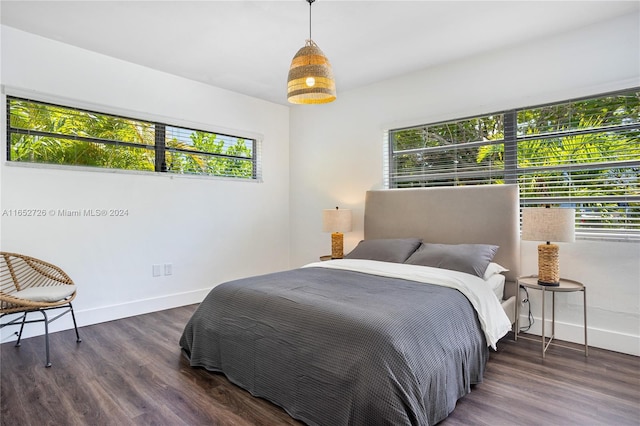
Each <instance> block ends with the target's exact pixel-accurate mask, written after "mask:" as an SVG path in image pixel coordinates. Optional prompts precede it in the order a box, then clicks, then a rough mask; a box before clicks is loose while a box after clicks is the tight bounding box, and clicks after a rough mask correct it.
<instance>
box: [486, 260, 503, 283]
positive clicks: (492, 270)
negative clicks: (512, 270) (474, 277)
mask: <svg viewBox="0 0 640 426" xmlns="http://www.w3.org/2000/svg"><path fill="white" fill-rule="evenodd" d="M507 271H508V269H507V268H505V267H504V266H501V265H498V264H497V263H494V262H491V263H489V265H487V269H485V271H484V276H483V278H484V280H485V281H486V280H488V279H489V278H491V277H492V276H493V275H495V274H499V273H501V272H507Z"/></svg>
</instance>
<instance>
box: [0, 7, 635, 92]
mask: <svg viewBox="0 0 640 426" xmlns="http://www.w3.org/2000/svg"><path fill="white" fill-rule="evenodd" d="M639 11H640V2H638V1H575V0H574V1H375V0H373V1H347V0H317V1H315V3H313V6H312V38H313V40H314V41H315V42H316V43H317V44H318V46H319V47H320V48H321V49H322V50H323V51H324V53H325V54H326V55H327V57H328V58H329V60H330V61H331V63H332V66H333V71H334V74H335V77H336V86H337V90H338V98H339V97H340V92H342V91H347V90H350V89H354V88H357V87H362V86H365V85H368V84H371V83H375V82H378V81H381V80H384V79H387V78H391V77H395V76H399V75H403V74H407V73H411V72H413V71H417V70H421V69H424V68H427V67H430V66H434V65H438V64H441V63H445V62H449V61H455V60H457V59H459V58H463V57H466V56H470V55H478V54H483V53H486V52H490V51H492V50H496V49H501V48H505V47H509V46H513V45H517V44H520V43H525V42H527V41H530V40H534V39H539V38H544V37H549V36H552V35H555V34H559V33H562V32H568V31H572V30H575V29H577V28H580V27H584V26H588V25H591V24H593V23H596V22H598V21H602V20H607V19H612V18H615V17H617V16H620V15H625V14H632V13H634V14H637V13H639ZM0 15H1V22H2V24H3V25H7V26H11V27H14V28H17V29H20V30H24V31H27V32H30V33H34V34H38V35H41V36H44V37H47V38H51V39H54V40H59V41H61V42H64V43H68V44H71V45H75V46H78V47H81V48H84V49H88V50H92V51H95V52H99V53H102V54H104V55H108V56H112V57H115V58H119V59H123V60H125V61H129V62H133V63H136V64H140V65H143V66H146V67H149V68H154V69H157V70H161V71H165V72H168V73H171V74H175V75H179V76H182V77H186V78H189V79H192V80H196V81H201V82H203V83H207V84H210V85H213V86H217V87H221V88H224V89H228V90H232V91H234V92H238V93H243V94H246V95H249V96H254V97H257V98H261V99H265V100H267V101H271V102H276V103H280V104H285V105H287V101H286V81H287V73H288V71H289V64H290V62H291V59H292V58H293V55H294V54H295V52H296V51H297V50H298V49H299V48H301V47H302V46H303V45H304V41H305V39H306V38H308V34H309V4H308V3H307V2H306V1H305V0H286V1H268V0H262V1H240V0H236V1H183V0H174V1H87V0H85V1H55V0H49V1H29V0H21V1H7V0H2V1H1V3H0Z"/></svg>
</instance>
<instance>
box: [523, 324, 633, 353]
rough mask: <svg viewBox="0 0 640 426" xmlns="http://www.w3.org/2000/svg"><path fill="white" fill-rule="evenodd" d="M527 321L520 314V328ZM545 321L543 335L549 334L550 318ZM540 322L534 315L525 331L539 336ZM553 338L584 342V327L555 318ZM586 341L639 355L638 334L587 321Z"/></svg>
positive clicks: (540, 332)
mask: <svg viewBox="0 0 640 426" xmlns="http://www.w3.org/2000/svg"><path fill="white" fill-rule="evenodd" d="M528 323H529V319H528V318H527V317H526V316H520V328H522V327H523V326H525V325H526V324H528ZM545 323H546V325H545V335H546V336H547V337H548V336H549V335H550V334H551V320H550V319H545ZM541 324H542V319H540V318H535V317H534V324H533V326H532V327H531V329H530V330H528V331H527V333H530V334H534V335H536V336H541V335H542V328H541ZM554 339H556V340H564V341H565V342H572V343H577V344H584V328H583V327H582V324H569V323H563V322H560V321H557V320H556V329H555V337H554ZM587 343H588V345H589V346H590V347H596V348H601V349H606V350H609V351H615V352H621V353H625V354H629V355H635V356H640V336H635V335H632V334H625V333H619V332H617V331H611V330H603V329H599V328H593V327H589V324H588V323H587Z"/></svg>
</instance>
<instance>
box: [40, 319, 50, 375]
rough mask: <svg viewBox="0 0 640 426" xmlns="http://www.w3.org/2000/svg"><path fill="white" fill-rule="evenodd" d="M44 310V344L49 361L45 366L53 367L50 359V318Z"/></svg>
mask: <svg viewBox="0 0 640 426" xmlns="http://www.w3.org/2000/svg"><path fill="white" fill-rule="evenodd" d="M40 312H42V315H44V346H45V350H46V351H47V363H46V364H45V365H44V366H45V367H47V368H49V367H51V361H50V359H49V319H48V318H47V313H46V312H45V311H40Z"/></svg>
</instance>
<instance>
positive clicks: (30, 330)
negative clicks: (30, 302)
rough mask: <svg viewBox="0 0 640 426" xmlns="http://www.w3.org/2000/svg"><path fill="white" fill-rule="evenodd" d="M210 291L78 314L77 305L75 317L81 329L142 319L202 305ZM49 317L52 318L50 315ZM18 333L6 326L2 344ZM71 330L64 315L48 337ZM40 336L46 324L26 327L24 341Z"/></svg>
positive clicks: (68, 317)
mask: <svg viewBox="0 0 640 426" xmlns="http://www.w3.org/2000/svg"><path fill="white" fill-rule="evenodd" d="M209 291H211V289H210V288H206V289H201V290H194V291H190V292H185V293H176V294H171V295H166V296H162V297H157V298H152V299H142V300H136V301H133V302H129V303H123V304H119V305H111V306H101V307H99V308H92V309H85V310H79V309H78V307H77V306H75V305H74V312H75V315H76V321H77V323H78V327H84V326H88V325H92V324H98V323H102V322H107V321H114V320H117V319H121V318H127V317H132V316H136V315H143V314H148V313H150V312H157V311H163V310H165V309H171V308H177V307H179V306H185V305H191V304H194V303H200V302H201V301H202V300H203V299H204V298H205V297H206V295H207V294H208V293H209ZM51 314H55V312H54V311H52V312H51ZM38 315H40V316H41V314H40V313H38V312H34V313H31V314H29V317H28V318H29V319H38V318H37V316H38ZM16 316H17V315H16ZM49 317H50V318H51V315H50V316H49ZM10 320H11V318H10V317H9V315H7V316H6V317H5V318H3V320H2V322H3V323H5V322H7V321H10ZM19 329H20V327H19V325H16V326H7V327H4V328H2V329H1V330H0V343H4V342H11V341H14V340H16V339H17V338H18V336H17V334H16V333H17V332H18V331H19ZM70 329H73V321H72V319H71V315H65V316H63V317H61V318H60V319H58V320H56V321H54V322H52V323H51V324H50V325H49V333H55V332H57V331H63V330H70ZM40 335H44V325H43V324H27V325H26V326H25V327H24V331H23V333H22V338H23V339H27V338H29V337H34V336H40ZM80 337H82V330H80Z"/></svg>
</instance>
